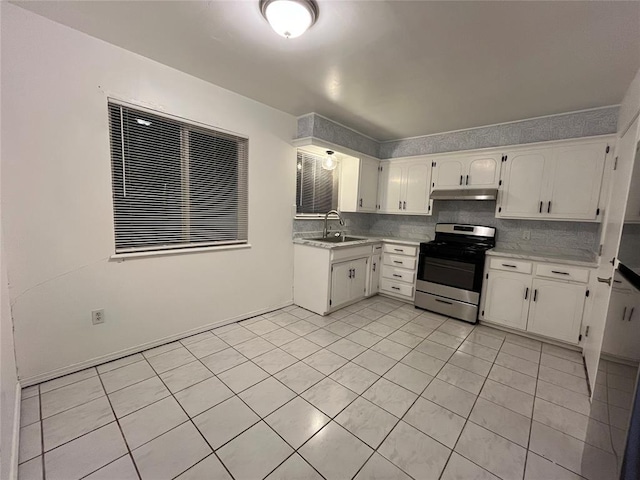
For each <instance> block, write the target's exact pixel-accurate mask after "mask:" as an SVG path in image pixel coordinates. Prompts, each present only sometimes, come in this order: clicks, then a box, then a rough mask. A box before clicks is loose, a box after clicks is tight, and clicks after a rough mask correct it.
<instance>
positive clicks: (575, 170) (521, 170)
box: [496, 139, 608, 221]
mask: <svg viewBox="0 0 640 480" xmlns="http://www.w3.org/2000/svg"><path fill="white" fill-rule="evenodd" d="M607 149H608V146H607V141H606V140H600V139H596V140H593V139H590V140H577V141H572V142H563V143H561V144H556V145H546V146H541V147H531V148H518V149H515V150H514V151H512V152H508V153H507V154H506V156H505V160H504V161H503V162H502V163H503V167H502V186H501V189H500V195H499V198H498V204H497V209H496V217H502V218H526V219H544V220H584V221H594V220H599V219H600V211H599V208H598V202H599V199H600V190H601V187H602V178H603V171H604V164H605V158H606V155H607V153H608V152H607Z"/></svg>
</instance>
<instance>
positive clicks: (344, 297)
mask: <svg viewBox="0 0 640 480" xmlns="http://www.w3.org/2000/svg"><path fill="white" fill-rule="evenodd" d="M351 276H352V275H351V262H342V263H334V264H333V265H332V266H331V297H330V299H331V308H335V307H337V306H339V305H342V304H343V303H347V302H348V301H349V300H350V291H349V289H350V287H351Z"/></svg>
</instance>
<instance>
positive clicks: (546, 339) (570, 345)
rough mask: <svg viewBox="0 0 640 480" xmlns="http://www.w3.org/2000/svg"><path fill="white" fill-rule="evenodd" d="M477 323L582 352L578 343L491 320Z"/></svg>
mask: <svg viewBox="0 0 640 480" xmlns="http://www.w3.org/2000/svg"><path fill="white" fill-rule="evenodd" d="M478 325H484V326H485V327H491V328H495V329H496V330H502V331H503V332H507V333H513V334H514V335H520V336H521V337H526V338H530V339H532V340H538V341H539V342H542V343H549V344H551V345H555V346H556V347H562V348H566V349H567V350H575V351H576V352H579V353H582V347H581V346H580V345H578V344H575V343H569V342H564V341H562V340H556V339H554V338H549V337H545V336H543V335H536V334H535V333H531V332H526V331H523V330H518V329H515V328H509V327H506V326H504V325H502V324H500V323H494V322H492V321H491V320H478Z"/></svg>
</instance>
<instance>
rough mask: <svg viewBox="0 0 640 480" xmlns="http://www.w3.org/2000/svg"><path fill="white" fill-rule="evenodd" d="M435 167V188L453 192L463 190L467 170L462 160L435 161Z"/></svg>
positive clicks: (446, 159)
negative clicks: (453, 190) (457, 189)
mask: <svg viewBox="0 0 640 480" xmlns="http://www.w3.org/2000/svg"><path fill="white" fill-rule="evenodd" d="M434 162H435V166H434V167H433V180H432V183H433V185H432V186H433V188H434V189H438V190H452V189H456V188H462V185H463V183H464V179H465V175H466V169H465V164H464V160H463V159H462V158H442V159H435V160H434Z"/></svg>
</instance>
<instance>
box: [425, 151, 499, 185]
mask: <svg viewBox="0 0 640 480" xmlns="http://www.w3.org/2000/svg"><path fill="white" fill-rule="evenodd" d="M501 158H502V155H501V154H500V153H498V152H496V151H490V152H475V153H469V154H456V155H446V156H442V157H435V158H433V174H432V175H433V179H432V180H431V187H432V188H433V189H438V190H454V189H460V188H498V181H499V180H500V163H501Z"/></svg>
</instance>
